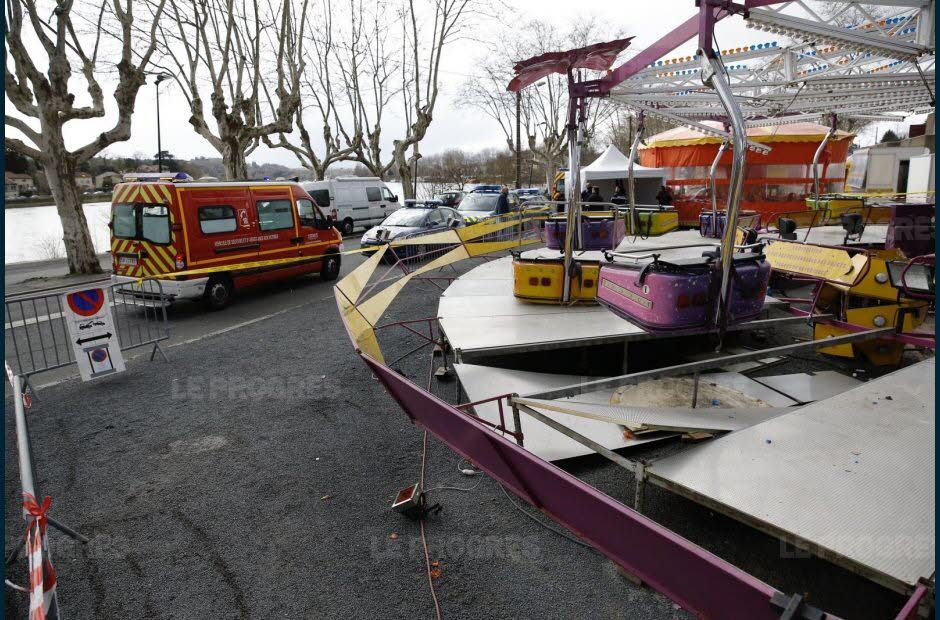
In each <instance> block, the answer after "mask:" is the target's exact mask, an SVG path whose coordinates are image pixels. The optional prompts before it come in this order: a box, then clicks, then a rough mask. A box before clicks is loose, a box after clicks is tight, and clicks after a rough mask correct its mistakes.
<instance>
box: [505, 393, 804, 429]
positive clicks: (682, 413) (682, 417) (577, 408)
mask: <svg viewBox="0 0 940 620" xmlns="http://www.w3.org/2000/svg"><path fill="white" fill-rule="evenodd" d="M516 400H517V401H518V402H520V403H522V404H524V405H528V406H530V407H532V408H534V409H539V410H544V411H557V412H559V413H566V414H568V415H571V416H575V417H583V418H589V419H592V420H600V421H603V422H612V423H614V424H622V425H624V426H628V427H631V428H635V427H642V426H646V427H649V428H654V429H657V430H666V431H737V430H741V429H743V428H747V427H748V426H754V425H755V424H759V423H761V422H765V421H767V420H769V419H770V418H773V417H776V416H779V415H783V414H784V413H786V412H787V411H788V409H786V408H782V409H781V408H771V407H757V408H753V409H723V408H718V407H700V408H697V409H691V408H688V407H685V408H681V407H633V406H624V405H609V404H597V403H591V402H582V401H576V400H568V399H562V400H542V399H540V398H519V399H516Z"/></svg>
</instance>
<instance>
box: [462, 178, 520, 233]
mask: <svg viewBox="0 0 940 620" xmlns="http://www.w3.org/2000/svg"><path fill="white" fill-rule="evenodd" d="M498 198H499V189H498V186H497V190H496V191H476V190H474V191H472V192H470V193H469V194H467V195H466V196H464V197H463V200H461V201H460V207H458V209H457V211H458V213H460V215H461V216H463V219H464V221H465V222H466V223H467V224H473V223H474V222H479V221H480V220H484V219H486V218H488V217H492V216H494V215H496V201H497V199H498ZM517 206H518V203H517ZM509 207H510V208H511V209H512V208H513V204H512V201H510V203H509Z"/></svg>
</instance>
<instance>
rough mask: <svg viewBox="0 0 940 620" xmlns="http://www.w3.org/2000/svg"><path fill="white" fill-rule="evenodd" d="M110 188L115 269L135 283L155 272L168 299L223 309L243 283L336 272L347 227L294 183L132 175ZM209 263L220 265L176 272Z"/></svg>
mask: <svg viewBox="0 0 940 620" xmlns="http://www.w3.org/2000/svg"><path fill="white" fill-rule="evenodd" d="M112 196H113V198H112V203H111V222H110V228H111V255H112V261H113V268H114V275H113V276H112V277H111V278H112V281H113V282H115V283H122V284H126V285H127V287H128V288H135V287H134V283H136V282H137V281H138V280H139V279H140V278H156V279H158V280H159V281H160V283H161V285H162V287H163V293H164V295H166V296H167V298H168V299H169V300H170V301H175V300H179V299H204V300H205V301H206V302H207V303H208V305H209V306H210V307H212V308H214V309H220V308H224V307H225V306H227V305H228V304H229V302H230V301H231V300H232V296H233V295H234V293H235V291H236V290H237V289H241V288H243V287H247V286H252V285H255V284H260V283H262V282H270V281H273V280H280V279H284V278H290V277H294V276H300V275H304V274H310V273H319V274H320V276H321V277H322V278H323V279H324V280H334V279H336V277H337V276H338V275H339V268H340V252H341V250H342V236H341V235H340V233H339V231H337V230H336V229H335V228H334V227H333V222H332V220H331V219H329V218H327V217H326V216H324V214H323V213H322V212H321V211H320V209H319V208H318V207H317V205H316V203H315V202H314V201H313V199H312V198H311V197H310V195H309V194H307V192H306V191H304V189H303V188H302V187H301V186H300V185H299V184H297V183H292V182H284V181H274V182H250V181H249V182H218V183H198V182H197V183H186V182H179V183H178V182H173V181H166V180H160V181H154V182H129V183H121V184H119V185H117V186H116V187H115V188H114V193H113V194H112ZM305 257H308V259H307V260H305V259H304V258H305ZM270 261H275V262H273V263H272V262H270ZM265 263H267V264H265ZM207 267H213V268H222V269H221V270H218V271H215V270H214V271H213V272H211V273H203V274H192V275H182V276H174V275H172V274H173V273H174V272H180V271H188V270H196V269H204V268H207Z"/></svg>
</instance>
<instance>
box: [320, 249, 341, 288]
mask: <svg viewBox="0 0 940 620" xmlns="http://www.w3.org/2000/svg"><path fill="white" fill-rule="evenodd" d="M339 267H340V256H339V254H327V255H326V256H325V257H324V258H323V266H322V267H320V278H321V279H322V280H324V281H326V282H330V281H331V280H335V279H336V278H337V277H338V276H339Z"/></svg>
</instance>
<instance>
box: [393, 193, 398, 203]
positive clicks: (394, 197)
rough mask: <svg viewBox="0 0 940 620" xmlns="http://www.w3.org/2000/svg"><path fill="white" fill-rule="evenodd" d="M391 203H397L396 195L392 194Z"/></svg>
mask: <svg viewBox="0 0 940 620" xmlns="http://www.w3.org/2000/svg"><path fill="white" fill-rule="evenodd" d="M392 202H398V196H397V195H395V194H392Z"/></svg>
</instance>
